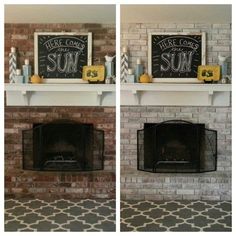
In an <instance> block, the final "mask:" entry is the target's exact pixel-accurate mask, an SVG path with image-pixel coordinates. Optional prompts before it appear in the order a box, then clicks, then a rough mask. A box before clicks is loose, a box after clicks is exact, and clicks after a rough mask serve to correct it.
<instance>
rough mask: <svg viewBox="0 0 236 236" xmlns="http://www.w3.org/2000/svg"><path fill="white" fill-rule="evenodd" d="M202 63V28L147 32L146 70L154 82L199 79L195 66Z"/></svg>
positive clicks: (183, 81)
mask: <svg viewBox="0 0 236 236" xmlns="http://www.w3.org/2000/svg"><path fill="white" fill-rule="evenodd" d="M205 63H206V34H205V32H201V33H192V32H191V33H188V32H173V33H172V32H170V33H167V32H165V33H163V32H158V33H149V35H148V73H149V74H150V75H152V76H153V82H167V83H172V82H173V83H200V82H201V81H199V80H198V79H197V71H198V66H199V65H205Z"/></svg>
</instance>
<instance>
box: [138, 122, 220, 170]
mask: <svg viewBox="0 0 236 236" xmlns="http://www.w3.org/2000/svg"><path fill="white" fill-rule="evenodd" d="M137 146H138V147H137V151H138V152H137V153H138V163H137V164H138V170H143V171H147V172H175V173H178V172H180V173H185V172H186V173H196V172H207V171H215V170H216V161H217V131H215V130H210V129H207V128H205V124H194V123H191V122H188V121H182V120H170V121H165V122H162V123H145V124H144V129H142V130H138V132H137Z"/></svg>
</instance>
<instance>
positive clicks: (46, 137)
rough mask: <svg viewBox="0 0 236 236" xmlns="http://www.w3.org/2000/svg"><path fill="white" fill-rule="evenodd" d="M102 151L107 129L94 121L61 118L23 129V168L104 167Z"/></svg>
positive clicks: (85, 169) (45, 169) (99, 168)
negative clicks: (97, 127)
mask: <svg viewBox="0 0 236 236" xmlns="http://www.w3.org/2000/svg"><path fill="white" fill-rule="evenodd" d="M103 151H104V132H103V131H102V130H97V129H95V128H94V127H93V125H92V124H80V123H76V122H72V121H58V122H52V123H47V124H34V126H33V129H30V130H24V131H23V169H27V170H42V171H43V170H44V171H50V170H52V171H58V170H59V171H90V170H101V169H103Z"/></svg>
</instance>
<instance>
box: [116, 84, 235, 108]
mask: <svg viewBox="0 0 236 236" xmlns="http://www.w3.org/2000/svg"><path fill="white" fill-rule="evenodd" d="M120 87H121V95H120V97H121V105H124V106H137V105H144V106H146V105H160V106H230V93H231V84H203V83H201V84H199V83H197V84H182V83H181V84H173V83H171V84H169V83H148V84H139V83H135V84H131V83H130V84H129V83H126V84H121V86H120Z"/></svg>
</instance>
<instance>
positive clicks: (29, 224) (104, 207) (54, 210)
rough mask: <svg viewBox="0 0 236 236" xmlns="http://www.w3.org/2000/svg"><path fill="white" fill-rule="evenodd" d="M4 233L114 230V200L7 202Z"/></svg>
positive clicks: (11, 200) (23, 200) (21, 200)
mask: <svg viewBox="0 0 236 236" xmlns="http://www.w3.org/2000/svg"><path fill="white" fill-rule="evenodd" d="M5 231H52V232H54V231H68V232H69V231H115V200H112V199H96V200H94V199H86V200H77V201H76V200H64V199H62V200H52V201H45V200H39V199H20V200H19V199H7V200H6V201H5Z"/></svg>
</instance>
